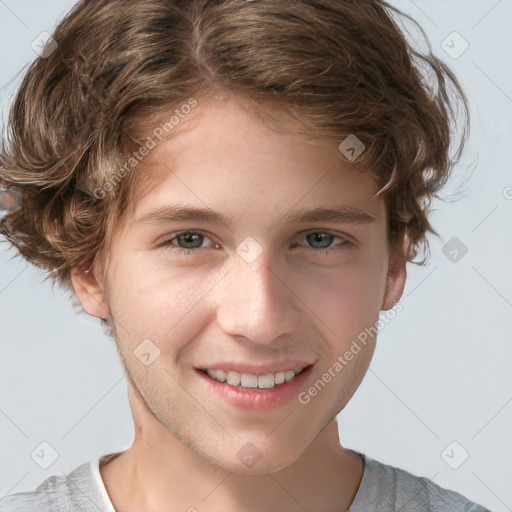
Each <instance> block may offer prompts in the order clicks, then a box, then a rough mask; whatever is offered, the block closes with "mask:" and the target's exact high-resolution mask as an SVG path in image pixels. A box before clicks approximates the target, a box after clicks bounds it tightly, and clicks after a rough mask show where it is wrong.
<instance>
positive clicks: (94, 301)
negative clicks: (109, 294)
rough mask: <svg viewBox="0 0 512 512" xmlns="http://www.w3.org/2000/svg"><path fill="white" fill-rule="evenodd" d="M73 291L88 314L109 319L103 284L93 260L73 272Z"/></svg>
mask: <svg viewBox="0 0 512 512" xmlns="http://www.w3.org/2000/svg"><path fill="white" fill-rule="evenodd" d="M71 283H72V284H73V289H74V290H75V294H76V296H77V297H78V300H79V301H80V303H81V304H82V306H83V308H84V309H85V311H87V313H89V314H90V315H92V316H95V317H98V318H107V317H108V316H109V309H108V304H107V301H106V300H105V292H104V291H103V290H104V287H103V283H102V282H101V281H100V279H99V278H98V276H97V272H96V271H95V267H94V262H93V260H92V259H89V260H87V261H86V262H84V263H83V264H82V265H80V267H78V268H77V269H76V270H73V271H72V272H71Z"/></svg>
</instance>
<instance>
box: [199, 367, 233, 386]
mask: <svg viewBox="0 0 512 512" xmlns="http://www.w3.org/2000/svg"><path fill="white" fill-rule="evenodd" d="M206 371H207V372H208V370H206ZM208 375H210V374H208ZM210 377H211V375H210ZM226 382H227V383H228V384H231V385H232V386H240V374H239V373H238V372H228V377H227V379H226Z"/></svg>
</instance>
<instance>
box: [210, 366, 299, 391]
mask: <svg viewBox="0 0 512 512" xmlns="http://www.w3.org/2000/svg"><path fill="white" fill-rule="evenodd" d="M302 370H303V368H298V369H297V370H288V371H286V372H276V373H267V374H265V375H254V374H252V373H238V372H234V371H232V370H230V371H225V370H220V369H215V368H208V369H206V373H207V374H208V376H209V377H211V378H212V379H215V380H218V381H219V382H227V383H228V384H229V385H231V386H235V387H239V386H240V387H243V388H248V389H254V388H259V389H272V388H273V387H275V386H278V385H279V384H284V383H285V382H290V381H291V380H292V379H294V378H295V376H296V375H298V374H299V373H300V372H301V371H302Z"/></svg>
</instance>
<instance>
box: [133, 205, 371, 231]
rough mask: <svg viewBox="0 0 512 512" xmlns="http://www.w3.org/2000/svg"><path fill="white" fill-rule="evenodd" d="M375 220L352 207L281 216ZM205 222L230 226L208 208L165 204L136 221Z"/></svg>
mask: <svg viewBox="0 0 512 512" xmlns="http://www.w3.org/2000/svg"><path fill="white" fill-rule="evenodd" d="M376 220H377V219H376V218H375V217H374V216H373V215H371V214H369V213H368V212H366V211H364V210H361V209H360V208H356V207H354V206H342V207H339V208H314V209H312V210H307V209H303V210H296V211H293V212H290V213H288V214H287V215H285V217H284V222H290V223H296V224H307V223H312V222H328V223H331V224H369V223H372V222H375V221H376ZM183 221H194V222H207V223H211V224H214V223H217V224H224V225H226V226H230V225H231V223H230V221H229V220H228V219H226V217H224V216H223V215H222V214H220V213H218V212H215V211H213V210H210V209H208V208H200V207H196V206H187V205H182V206H180V205H168V206H162V207H159V208H154V209H152V210H150V211H148V212H146V213H145V214H144V215H143V216H142V217H141V218H140V219H137V221H136V222H141V223H145V224H163V223H168V222H183Z"/></svg>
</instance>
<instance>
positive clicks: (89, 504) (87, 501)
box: [0, 462, 101, 512]
mask: <svg viewBox="0 0 512 512" xmlns="http://www.w3.org/2000/svg"><path fill="white" fill-rule="evenodd" d="M98 505H99V503H98V496H97V492H96V491H95V488H94V485H93V483H92V481H91V471H90V463H89V462H86V463H84V464H82V465H80V466H78V467H77V468H76V469H75V470H73V471H72V472H71V473H69V474H68V475H64V474H63V475H54V476H50V477H49V478H47V479H46V480H45V481H44V482H42V483H41V484H40V485H39V486H38V487H37V488H36V489H34V490H32V491H26V492H18V493H14V494H9V495H7V496H4V497H3V498H1V499H0V512H27V511H29V510H30V511H31V512H37V511H41V512H42V511H43V510H44V511H51V512H61V511H62V512H74V511H80V512H89V511H90V512H93V511H94V512H98V510H101V507H98Z"/></svg>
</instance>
